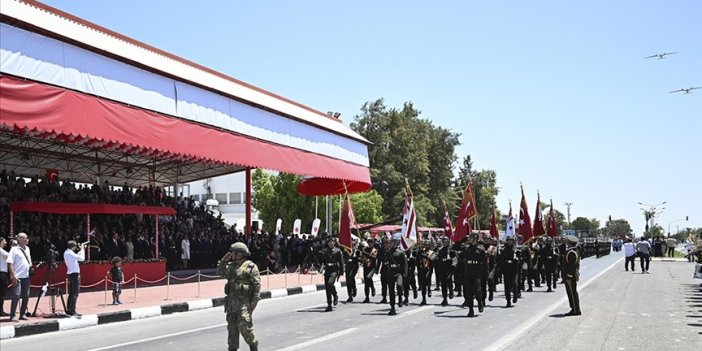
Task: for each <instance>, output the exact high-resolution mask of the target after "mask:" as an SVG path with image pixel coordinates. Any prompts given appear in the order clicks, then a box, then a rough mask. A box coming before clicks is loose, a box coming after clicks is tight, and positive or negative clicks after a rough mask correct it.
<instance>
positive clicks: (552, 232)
mask: <svg viewBox="0 0 702 351" xmlns="http://www.w3.org/2000/svg"><path fill="white" fill-rule="evenodd" d="M548 236H550V237H555V236H558V227H557V226H556V215H555V212H554V210H553V200H551V210H550V211H549V215H548Z"/></svg>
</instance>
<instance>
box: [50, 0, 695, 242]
mask: <svg viewBox="0 0 702 351" xmlns="http://www.w3.org/2000/svg"><path fill="white" fill-rule="evenodd" d="M44 2H45V3H47V4H49V5H51V6H54V7H57V8H59V9H61V10H63V11H66V12H69V13H71V14H74V15H76V16H78V17H82V18H84V19H86V20H88V21H91V22H94V23H97V24H99V25H101V26H104V27H107V28H109V29H112V30H114V31H117V32H119V33H122V34H124V35H127V36H129V37H132V38H134V39H137V40H140V41H143V42H145V43H147V44H150V45H153V46H156V47H158V48H160V49H163V50H165V51H168V52H171V53H173V54H176V55H178V56H181V57H183V58H186V59H189V60H192V61H195V62H197V63H200V64H202V65H204V66H207V67H210V68H213V69H215V70H218V71H220V72H223V73H225V74H228V75H230V76H233V77H235V78H237V79H240V80H243V81H245V82H247V83H250V84H253V85H256V86H258V87H261V88H263V89H266V90H269V91H271V92H274V93H276V94H280V95H282V96H285V97H287V98H290V99H293V100H295V101H298V102H300V103H303V104H305V105H308V106H310V107H313V108H316V109H318V110H320V111H338V112H341V114H342V116H341V117H342V119H343V120H344V122H345V123H347V124H348V123H349V122H351V121H352V120H353V117H354V116H355V115H357V114H359V113H360V107H361V105H362V104H363V103H364V102H366V101H371V100H375V99H378V98H384V99H385V101H386V104H387V105H388V106H390V107H401V106H402V104H403V102H405V101H412V102H413V103H414V104H415V106H416V107H417V108H418V109H420V110H421V111H422V116H423V117H424V118H427V119H430V120H432V121H433V122H434V123H435V124H436V125H439V126H442V127H445V128H449V129H452V130H453V131H455V132H458V133H461V137H460V141H461V143H462V145H461V146H460V147H459V148H458V149H457V154H458V157H459V159H461V158H463V156H465V155H466V154H470V155H471V157H472V158H473V162H474V167H475V168H476V169H494V170H495V171H496V172H497V180H498V186H499V187H500V188H501V191H500V195H499V196H498V198H497V201H498V206H499V207H500V209H501V210H502V211H506V210H507V206H508V200H512V202H513V205H514V206H515V208H516V207H517V206H518V203H519V197H520V195H519V184H520V182H522V183H523V184H524V190H525V193H526V196H527V200H528V202H529V205H530V212H532V216H533V208H534V203H535V202H536V192H537V190H538V191H540V192H541V196H542V200H543V201H548V199H549V198H552V199H553V202H554V205H555V207H556V208H557V209H558V210H560V211H561V212H563V213H566V207H565V205H564V203H566V202H570V203H573V205H572V207H571V219H574V218H576V217H578V216H584V217H588V218H592V217H594V218H597V219H599V220H600V221H601V222H602V223H603V224H604V222H605V221H606V219H607V216H608V215H612V217H613V218H624V219H626V220H628V221H629V223H631V225H632V227H633V228H634V230H635V231H636V233H637V234H639V235H640V234H641V232H642V231H643V227H644V217H643V213H642V210H641V207H642V206H641V205H638V203H639V202H641V203H644V204H648V205H656V204H659V203H662V202H664V201H666V202H667V204H665V205H662V206H659V207H658V208H659V209H660V208H661V207H665V210H664V211H663V212H662V213H661V215H660V217H659V218H658V220H657V222H658V223H660V224H661V225H662V226H663V228H664V229H665V230H667V229H668V224H669V223H670V222H672V221H674V220H677V219H680V218H684V217H685V216H689V217H690V220H689V222H685V221H677V222H673V223H672V224H671V230H672V232H673V233H675V231H676V229H677V226H679V227H680V228H685V227H687V226H689V227H693V228H696V227H702V205H701V202H702V89H699V90H696V91H694V93H692V94H686V95H683V94H681V93H669V91H672V90H676V89H680V88H688V87H692V86H695V87H697V86H702V20H701V18H702V2H701V1H691V0H666V1H661V0H621V1H611V0H593V1H555V0H554V1H538V0H536V1H516V0H515V1H499V2H498V1H438V0H437V1H410V0H403V1H377V0H375V1H365V0H363V1H322V0H319V1H308V0H298V1H282V0H280V1H197V2H196V1H160V0H158V1H157V0H149V1H144V0H141V1H125V0H119V1H115V0H109V1H108V0H102V1H92V0H90V1H88V0H81V1H78V0H70V1H68V0H63V1H59V0H51V1H44ZM661 52H678V53H677V54H674V55H670V56H667V57H666V58H665V59H663V60H657V59H644V57H645V56H649V55H653V54H657V53H661ZM399 210H400V209H398V211H399Z"/></svg>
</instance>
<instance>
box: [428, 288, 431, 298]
mask: <svg viewBox="0 0 702 351" xmlns="http://www.w3.org/2000/svg"><path fill="white" fill-rule="evenodd" d="M427 290H429V291H427V295H429V297H431V289H427Z"/></svg>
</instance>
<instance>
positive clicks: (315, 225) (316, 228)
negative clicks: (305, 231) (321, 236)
mask: <svg viewBox="0 0 702 351" xmlns="http://www.w3.org/2000/svg"><path fill="white" fill-rule="evenodd" d="M320 223H322V221H321V220H320V219H319V218H315V219H314V221H312V231H310V235H312V236H317V233H319V224H320Z"/></svg>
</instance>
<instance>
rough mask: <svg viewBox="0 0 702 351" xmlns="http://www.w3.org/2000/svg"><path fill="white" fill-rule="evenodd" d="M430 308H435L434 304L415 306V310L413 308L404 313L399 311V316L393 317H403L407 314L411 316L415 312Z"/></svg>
mask: <svg viewBox="0 0 702 351" xmlns="http://www.w3.org/2000/svg"><path fill="white" fill-rule="evenodd" d="M430 308H434V305H429V306H422V307H420V308H415V309H413V310H411V311H407V312H403V313H398V314H397V316H395V318H393V319H398V318H402V317H405V316H409V315H412V314H415V313H419V312H422V311H426V310H428V309H430Z"/></svg>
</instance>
